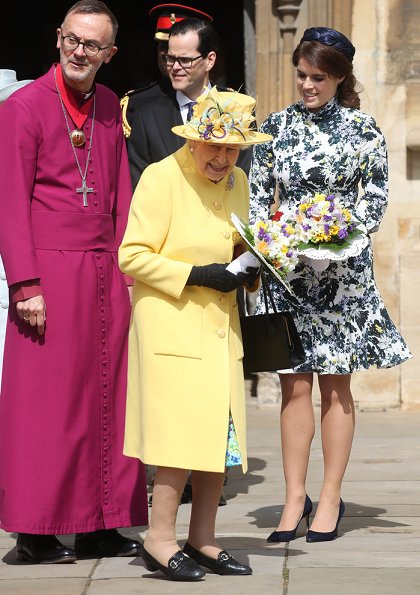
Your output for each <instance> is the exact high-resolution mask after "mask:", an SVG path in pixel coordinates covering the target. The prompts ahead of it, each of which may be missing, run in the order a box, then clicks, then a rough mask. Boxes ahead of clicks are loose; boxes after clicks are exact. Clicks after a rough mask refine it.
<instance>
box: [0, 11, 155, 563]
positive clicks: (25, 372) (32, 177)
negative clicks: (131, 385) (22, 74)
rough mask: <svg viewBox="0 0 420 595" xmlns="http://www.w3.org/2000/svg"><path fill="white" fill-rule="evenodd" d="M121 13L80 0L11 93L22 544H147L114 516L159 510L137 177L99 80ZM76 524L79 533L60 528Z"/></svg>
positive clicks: (0, 199) (5, 470)
mask: <svg viewBox="0 0 420 595" xmlns="http://www.w3.org/2000/svg"><path fill="white" fill-rule="evenodd" d="M117 28H118V24H117V22H116V20H115V17H114V15H113V14H112V13H111V12H110V11H109V9H108V7H107V6H106V5H105V4H104V3H102V2H96V1H94V0H81V1H80V2H77V4H75V5H74V6H73V7H72V8H71V9H70V10H69V12H68V13H67V15H66V17H65V19H64V22H63V24H62V26H61V27H60V28H59V29H58V30H57V47H58V48H59V49H60V63H57V64H54V65H53V66H52V67H51V69H50V70H49V71H48V72H47V73H46V74H45V75H44V76H41V77H40V78H39V79H37V80H36V81H34V82H33V83H30V84H29V85H27V86H26V87H24V88H23V89H20V90H18V91H16V92H15V94H14V95H12V96H11V97H10V98H9V99H8V100H7V101H6V102H5V103H4V104H3V105H2V107H1V108H0V135H1V138H2V142H1V145H0V188H1V192H0V253H1V254H2V256H3V260H4V263H5V269H6V274H7V280H8V284H9V287H10V297H11V300H10V302H11V306H10V310H9V319H8V326H7V334H6V344H5V355H4V368H3V380H2V388H1V397H0V527H1V528H2V529H4V530H5V531H9V532H16V533H18V538H17V547H16V551H17V558H18V559H19V560H27V561H31V562H49V563H56V562H73V561H74V560H75V559H76V557H102V556H130V555H131V556H133V555H138V554H139V553H140V547H141V544H140V543H139V542H138V541H137V540H134V539H131V538H128V537H124V536H123V535H121V534H120V533H119V532H118V531H117V530H116V528H118V527H132V526H141V525H145V524H147V500H146V488H145V485H146V484H145V477H144V467H143V465H142V464H141V463H140V462H139V461H138V460H137V459H133V458H129V457H125V456H124V455H123V454H122V450H123V436H124V416H125V399H126V366H127V363H126V358H127V353H126V351H127V333H128V326H129V317H130V301H129V294H128V289H127V286H126V280H125V279H124V277H123V275H122V273H121V272H120V270H119V268H118V261H117V249H118V247H119V244H120V241H121V239H122V236H123V233H124V230H125V226H126V220H127V216H128V209H129V203H130V199H131V182H130V174H129V166H128V160H127V156H126V149H125V141H124V137H123V133H122V125H121V116H120V113H121V112H120V106H119V100H118V97H117V96H116V95H115V94H114V93H113V92H112V91H111V90H109V89H108V88H107V87H105V86H103V85H99V84H95V82H94V80H95V75H96V72H97V70H98V69H99V67H100V66H101V65H102V64H103V63H107V62H109V60H110V59H111V58H112V56H113V55H114V53H115V52H116V51H117V48H116V47H115V45H114V42H115V36H116V32H117ZM127 282H129V280H127ZM72 533H75V534H76V538H75V546H74V549H73V548H71V547H65V546H64V545H63V544H62V543H61V542H60V541H59V540H58V539H57V538H56V535H60V534H72Z"/></svg>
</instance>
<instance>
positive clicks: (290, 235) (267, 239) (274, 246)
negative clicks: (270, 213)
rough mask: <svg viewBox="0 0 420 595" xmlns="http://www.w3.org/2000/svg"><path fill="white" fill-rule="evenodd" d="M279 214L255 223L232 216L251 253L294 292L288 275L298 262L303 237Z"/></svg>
mask: <svg viewBox="0 0 420 595" xmlns="http://www.w3.org/2000/svg"><path fill="white" fill-rule="evenodd" d="M278 213H279V212H278ZM278 213H276V216H275V217H273V218H272V219H267V220H262V219H257V221H255V223H253V224H246V223H244V222H243V221H241V220H240V219H239V217H237V215H235V214H234V213H232V215H231V219H232V222H233V224H234V225H235V227H236V229H237V230H238V232H239V233H240V235H241V236H242V238H243V239H244V240H245V242H246V243H247V244H248V246H249V248H250V250H251V252H252V253H253V254H254V255H255V256H256V257H257V258H258V260H259V261H260V262H261V263H262V264H263V265H264V267H265V268H266V269H268V271H269V272H270V273H271V274H272V275H274V277H276V278H277V279H278V280H279V281H280V282H281V283H282V284H283V285H284V286H285V287H286V288H287V290H288V291H289V292H290V293H292V290H291V288H290V286H289V284H288V283H287V282H286V280H285V277H286V275H287V273H289V272H290V271H292V270H293V269H294V268H295V266H296V265H297V263H298V250H297V247H298V244H299V242H300V237H299V236H298V235H297V233H296V229H295V227H294V226H293V224H292V223H291V222H289V221H283V220H282V218H281V214H280V216H279V214H278Z"/></svg>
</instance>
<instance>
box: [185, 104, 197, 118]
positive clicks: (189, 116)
mask: <svg viewBox="0 0 420 595" xmlns="http://www.w3.org/2000/svg"><path fill="white" fill-rule="evenodd" d="M196 103H197V102H196V101H190V102H189V103H187V105H188V112H187V122H189V121H190V120H191V118H192V115H193V108H194V106H195V104H196Z"/></svg>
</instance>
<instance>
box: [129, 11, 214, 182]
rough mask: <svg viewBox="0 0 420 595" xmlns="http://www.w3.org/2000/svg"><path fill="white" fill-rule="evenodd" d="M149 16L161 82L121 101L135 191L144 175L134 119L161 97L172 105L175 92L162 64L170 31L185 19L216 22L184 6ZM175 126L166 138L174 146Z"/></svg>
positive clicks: (173, 149) (161, 157) (180, 141)
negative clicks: (137, 154)
mask: <svg viewBox="0 0 420 595" xmlns="http://www.w3.org/2000/svg"><path fill="white" fill-rule="evenodd" d="M149 16H150V18H152V19H153V20H156V31H155V41H156V42H157V64H158V67H159V71H160V78H159V80H158V81H154V82H153V83H150V84H148V85H146V86H144V87H142V88H140V89H134V90H131V91H128V92H127V93H126V94H125V95H124V97H123V98H122V99H121V108H122V115H123V129H124V135H125V137H126V138H127V139H128V140H127V148H128V151H129V153H131V156H130V170H131V178H132V184H133V190H134V189H135V187H136V185H137V182H138V180H139V177H140V173H141V172H140V170H139V168H138V167H137V166H136V165H135V161H136V149H135V146H134V147H133V146H132V143H133V142H134V145H135V144H136V143H135V141H133V139H134V134H133V137H132V138H131V140H130V137H131V133H132V127H133V121H134V120H135V118H136V115H137V114H138V113H139V111H140V110H141V109H142V108H143V107H144V106H145V105H146V104H148V103H149V102H154V101H156V100H159V99H160V98H162V97H163V98H167V97H170V98H171V104H172V103H173V95H174V92H173V89H172V84H171V80H170V78H169V76H168V71H167V68H166V64H165V63H164V61H163V56H164V55H165V54H166V53H167V51H168V40H169V30H170V29H171V27H172V26H173V25H174V24H175V23H178V22H179V21H182V20H183V19H186V18H200V19H202V20H204V21H208V22H209V23H210V22H212V21H213V17H212V16H210V15H209V14H207V13H205V12H203V11H201V10H197V9H195V8H192V7H190V6H184V5H181V4H159V5H158V6H155V7H153V8H152V9H151V10H150V11H149ZM165 103H166V102H165ZM175 107H176V106H175ZM175 124H182V121H178V120H177V121H176V122H174V123H173V124H172V123H168V131H167V132H166V135H168V136H169V135H171V137H172V136H173V137H174V141H173V142H174V143H176V140H175V139H176V136H175V135H174V134H173V133H172V132H171V130H170V129H171V126H174V125H175ZM180 143H182V139H180V138H179V141H178V142H177V143H176V144H174V145H173V146H172V145H171V144H170V141H169V148H168V151H167V152H166V153H165V154H162V156H158V157H159V158H160V159H163V157H166V156H167V155H170V154H171V153H173V152H174V151H175V150H176V149H178V148H179V147H180V146H181V144H180ZM162 150H163V149H162ZM159 158H157V159H153V162H154V161H159V160H160V159H159ZM151 162H152V161H151ZM147 165H148V164H147ZM143 169H144V167H142V168H141V171H143Z"/></svg>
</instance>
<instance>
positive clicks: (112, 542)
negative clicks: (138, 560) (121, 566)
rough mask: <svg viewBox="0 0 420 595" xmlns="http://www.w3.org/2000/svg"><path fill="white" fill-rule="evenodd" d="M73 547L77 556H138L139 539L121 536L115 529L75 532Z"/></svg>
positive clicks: (139, 548)
mask: <svg viewBox="0 0 420 595" xmlns="http://www.w3.org/2000/svg"><path fill="white" fill-rule="evenodd" d="M74 549H75V551H76V556H77V557H78V558H116V557H123V556H140V553H141V549H142V544H141V543H140V541H137V540H135V539H130V538H128V537H123V536H122V535H120V533H118V531H117V530H116V529H101V530H100V531H92V532H90V533H77V535H76V538H75V540H74Z"/></svg>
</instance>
